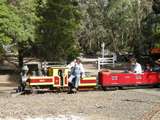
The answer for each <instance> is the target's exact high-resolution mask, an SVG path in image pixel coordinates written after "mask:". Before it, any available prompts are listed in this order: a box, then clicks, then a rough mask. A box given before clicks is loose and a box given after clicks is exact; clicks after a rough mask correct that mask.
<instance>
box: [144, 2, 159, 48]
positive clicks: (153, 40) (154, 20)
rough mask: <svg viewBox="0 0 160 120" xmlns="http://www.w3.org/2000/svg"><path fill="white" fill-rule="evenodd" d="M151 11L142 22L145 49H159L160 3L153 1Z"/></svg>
mask: <svg viewBox="0 0 160 120" xmlns="http://www.w3.org/2000/svg"><path fill="white" fill-rule="evenodd" d="M152 8H153V11H152V12H151V13H150V14H149V15H148V16H147V17H146V18H145V19H144V20H143V21H142V23H143V26H142V31H143V35H144V36H145V38H146V41H145V43H146V48H147V49H150V48H153V47H160V1H159V0H154V1H153V6H152Z"/></svg>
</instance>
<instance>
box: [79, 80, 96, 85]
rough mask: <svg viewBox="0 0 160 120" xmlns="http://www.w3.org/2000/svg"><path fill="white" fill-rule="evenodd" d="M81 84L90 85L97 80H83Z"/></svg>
mask: <svg viewBox="0 0 160 120" xmlns="http://www.w3.org/2000/svg"><path fill="white" fill-rule="evenodd" d="M80 83H81V84H85V83H87V84H89V83H96V79H93V80H92V79H91V80H83V79H81V80H80Z"/></svg>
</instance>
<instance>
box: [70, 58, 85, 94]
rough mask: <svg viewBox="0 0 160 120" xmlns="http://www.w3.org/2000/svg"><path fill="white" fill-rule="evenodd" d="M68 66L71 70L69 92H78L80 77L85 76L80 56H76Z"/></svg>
mask: <svg viewBox="0 0 160 120" xmlns="http://www.w3.org/2000/svg"><path fill="white" fill-rule="evenodd" d="M68 68H69V69H70V72H71V73H70V77H69V83H68V86H69V92H68V93H74V92H77V90H78V86H79V82H80V79H81V78H83V77H84V76H85V71H84V68H83V65H82V63H81V60H80V58H79V57H78V58H76V59H75V60H74V61H73V62H72V63H71V64H70V65H68Z"/></svg>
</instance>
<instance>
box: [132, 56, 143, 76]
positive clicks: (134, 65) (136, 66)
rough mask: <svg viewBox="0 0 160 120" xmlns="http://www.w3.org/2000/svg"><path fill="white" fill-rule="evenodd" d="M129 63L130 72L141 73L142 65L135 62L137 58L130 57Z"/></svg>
mask: <svg viewBox="0 0 160 120" xmlns="http://www.w3.org/2000/svg"><path fill="white" fill-rule="evenodd" d="M130 63H131V72H132V73H137V74H141V73H142V67H141V65H140V64H139V63H138V62H137V60H136V59H135V58H131V59H130Z"/></svg>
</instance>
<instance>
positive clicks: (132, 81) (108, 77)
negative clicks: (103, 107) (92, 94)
mask: <svg viewBox="0 0 160 120" xmlns="http://www.w3.org/2000/svg"><path fill="white" fill-rule="evenodd" d="M159 76H160V73H159V72H144V73H142V74H134V73H110V72H105V71H102V72H100V73H99V84H100V85H102V86H127V85H152V84H158V83H160V77H159Z"/></svg>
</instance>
